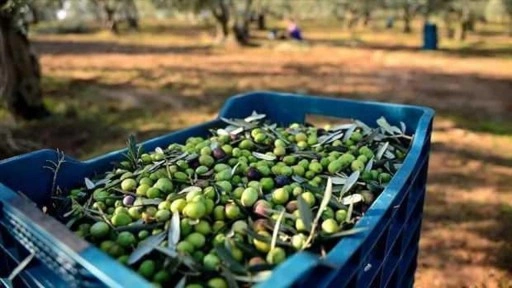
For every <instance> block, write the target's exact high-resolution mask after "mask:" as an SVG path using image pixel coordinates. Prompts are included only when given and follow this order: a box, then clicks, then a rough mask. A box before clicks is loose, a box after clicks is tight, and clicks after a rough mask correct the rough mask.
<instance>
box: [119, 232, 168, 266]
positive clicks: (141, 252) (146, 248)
mask: <svg viewBox="0 0 512 288" xmlns="http://www.w3.org/2000/svg"><path fill="white" fill-rule="evenodd" d="M164 239H165V233H164V232H161V233H158V234H155V235H152V236H151V237H149V238H148V239H146V240H144V241H143V242H141V243H140V244H139V246H138V247H137V249H135V251H133V252H132V254H130V257H128V262H127V263H128V265H132V264H133V263H135V262H137V261H139V260H140V259H141V258H142V257H144V256H145V255H147V254H149V253H151V251H153V250H154V249H155V248H156V247H157V246H158V245H160V243H162V241H164Z"/></svg>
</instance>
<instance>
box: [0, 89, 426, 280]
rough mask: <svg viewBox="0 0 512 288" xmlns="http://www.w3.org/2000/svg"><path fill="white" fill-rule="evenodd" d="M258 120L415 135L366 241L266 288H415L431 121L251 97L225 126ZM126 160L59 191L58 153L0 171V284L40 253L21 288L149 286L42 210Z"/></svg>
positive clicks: (359, 106) (75, 171)
mask: <svg viewBox="0 0 512 288" xmlns="http://www.w3.org/2000/svg"><path fill="white" fill-rule="evenodd" d="M253 110H256V111H258V112H259V113H264V114H266V115H267V117H268V118H269V119H270V120H272V121H274V122H276V123H280V124H289V123H292V122H304V119H305V117H306V115H320V116H329V117H339V118H345V119H346V118H354V119H359V120H361V121H363V122H365V123H368V124H371V123H375V121H376V120H377V119H378V118H379V117H381V116H384V117H385V118H386V119H387V120H388V121H389V122H390V123H398V122H399V121H403V122H404V123H405V124H406V125H407V133H409V134H412V133H413V134H415V137H414V140H413V142H412V147H411V149H410V151H409V154H408V155H407V157H406V159H405V161H404V163H403V166H402V167H401V168H400V169H399V171H398V172H397V174H396V175H395V176H394V177H393V179H392V181H391V182H390V183H389V185H388V186H387V188H386V189H385V190H384V191H383V192H382V194H381V195H380V196H379V197H378V198H377V199H376V201H375V202H374V203H373V205H372V206H371V208H370V209H369V210H368V211H367V213H366V214H365V216H364V217H363V218H362V219H361V220H360V221H359V222H358V224H357V225H356V227H364V228H366V230H364V232H361V233H359V234H356V235H353V236H350V237H347V238H344V239H342V240H341V241H340V242H339V243H338V244H337V245H336V246H335V247H334V248H333V249H332V250H331V251H330V252H329V253H328V255H327V256H326V258H325V259H324V260H323V261H319V259H318V256H316V255H312V254H310V253H307V252H303V253H296V254H294V255H293V256H292V257H291V258H289V259H288V260H287V261H286V262H285V263H283V264H281V265H280V266H279V267H277V268H276V269H275V271H274V273H272V276H271V278H270V279H269V280H268V281H266V282H265V283H261V284H260V285H259V286H260V287H273V288H276V287H291V286H299V287H407V286H412V284H413V281H414V272H415V268H416V257H417V253H418V241H419V233H420V227H421V219H422V212H423V199H424V195H425V186H426V179H427V167H428V156H429V150H430V135H431V129H432V119H433V115H434V112H433V111H432V110H431V109H428V108H423V107H416V106H407V105H396V104H384V103H376V102H363V101H351V100H344V99H334V98H324V97H313V96H304V95H293V94H284V93H274V92H254V93H249V94H244V95H238V96H234V97H232V98H230V99H229V100H228V101H227V102H226V103H225V105H224V107H223V108H222V110H221V111H220V113H219V117H226V118H241V117H245V116H247V115H249V114H250V113H251V112H252V111H253ZM223 125H224V123H223V122H221V120H219V119H216V120H213V121H210V122H206V123H204V124H200V125H197V126H193V127H190V128H187V129H184V130H181V131H178V132H174V133H171V134H168V135H165V136H162V137H158V138H155V139H152V140H149V141H146V142H144V143H142V145H143V147H144V149H145V150H146V151H149V150H153V149H155V148H156V147H158V146H162V147H165V146H167V145H168V144H170V143H173V142H177V143H183V142H184V141H185V140H186V138H188V137H190V136H199V135H203V136H205V135H207V133H208V129H210V128H214V127H219V126H223ZM124 152H126V151H125V150H120V151H115V152H112V153H109V154H105V155H103V156H100V157H97V158H94V159H91V160H87V161H83V162H80V161H77V160H74V159H72V158H69V157H66V162H64V163H63V164H62V168H61V169H60V170H59V171H60V172H59V173H58V175H57V177H56V179H55V183H54V179H53V176H54V175H53V172H51V171H50V170H48V169H45V168H43V166H47V165H48V160H51V161H56V160H57V157H58V155H57V153H56V151H54V150H40V151H36V152H33V153H29V154H25V155H21V156H18V157H13V158H10V159H6V160H3V161H0V183H2V184H0V277H6V276H7V275H8V274H9V273H10V271H12V270H13V269H14V268H15V267H16V266H17V265H18V263H19V262H21V261H22V260H23V259H24V258H25V257H27V256H28V255H30V254H31V253H34V254H35V256H36V259H35V260H33V261H32V262H31V264H30V265H29V266H28V267H27V269H25V270H24V271H23V272H22V273H21V274H20V276H19V277H17V278H16V279H15V286H16V287H18V286H19V287H23V286H28V287H73V286H80V287H87V286H91V287H92V286H109V287H149V286H150V285H149V283H148V282H147V281H145V280H144V279H143V278H141V277H139V276H138V275H137V274H136V273H134V272H132V271H131V270H129V269H128V268H125V267H124V266H122V265H120V264H118V263H117V262H116V261H115V260H114V259H112V258H110V257H109V256H107V255H106V254H105V253H103V252H101V251H100V250H99V249H97V248H95V247H94V246H92V245H90V244H89V243H87V242H85V241H83V240H81V239H79V238H78V237H76V236H75V235H74V234H73V233H72V232H70V231H69V230H68V229H67V228H66V227H65V226H64V225H63V224H61V223H59V222H58V221H56V220H55V219H53V218H51V217H49V216H46V215H44V214H43V213H42V212H41V209H40V208H42V207H43V206H45V205H47V204H49V203H50V200H51V199H50V197H51V191H52V187H53V186H54V184H55V185H58V186H59V187H60V188H62V189H63V190H64V191H67V190H69V189H70V188H73V187H76V186H79V185H82V183H83V179H84V178H85V177H91V176H93V175H94V174H99V173H103V172H105V171H107V170H109V169H111V168H112V163H113V162H116V161H119V160H121V159H123V157H124V156H123V154H124ZM15 191H16V192H15ZM34 203H36V204H37V207H36V204H34Z"/></svg>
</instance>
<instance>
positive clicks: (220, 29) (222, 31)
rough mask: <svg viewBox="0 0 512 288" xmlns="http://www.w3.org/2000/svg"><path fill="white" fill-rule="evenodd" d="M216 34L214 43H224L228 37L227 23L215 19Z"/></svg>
mask: <svg viewBox="0 0 512 288" xmlns="http://www.w3.org/2000/svg"><path fill="white" fill-rule="evenodd" d="M216 28H217V32H216V34H215V38H216V39H217V40H216V41H217V42H219V43H222V42H225V41H226V40H227V39H228V37H229V28H228V22H227V21H219V20H218V19H217V25H216Z"/></svg>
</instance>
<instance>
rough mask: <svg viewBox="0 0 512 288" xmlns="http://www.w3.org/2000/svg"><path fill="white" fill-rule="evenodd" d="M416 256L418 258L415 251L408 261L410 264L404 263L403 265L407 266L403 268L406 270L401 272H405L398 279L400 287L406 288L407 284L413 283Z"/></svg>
mask: <svg viewBox="0 0 512 288" xmlns="http://www.w3.org/2000/svg"><path fill="white" fill-rule="evenodd" d="M417 256H418V252H417V250H416V252H415V253H414V255H413V256H412V258H411V259H410V262H409V263H405V265H407V266H406V267H403V268H406V269H403V270H402V271H405V272H404V273H402V274H401V277H400V278H401V279H400V280H399V281H400V283H399V284H400V286H401V287H406V286H407V285H408V284H409V283H412V282H413V281H414V272H415V271H416V267H417V262H416V258H417Z"/></svg>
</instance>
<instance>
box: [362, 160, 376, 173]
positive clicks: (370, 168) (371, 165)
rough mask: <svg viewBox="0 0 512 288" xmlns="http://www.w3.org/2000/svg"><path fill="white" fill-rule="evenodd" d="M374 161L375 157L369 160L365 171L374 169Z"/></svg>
mask: <svg viewBox="0 0 512 288" xmlns="http://www.w3.org/2000/svg"><path fill="white" fill-rule="evenodd" d="M373 161H374V160H373V157H372V158H371V159H370V160H368V163H366V166H365V167H364V171H366V172H370V171H371V170H372V168H373Z"/></svg>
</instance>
